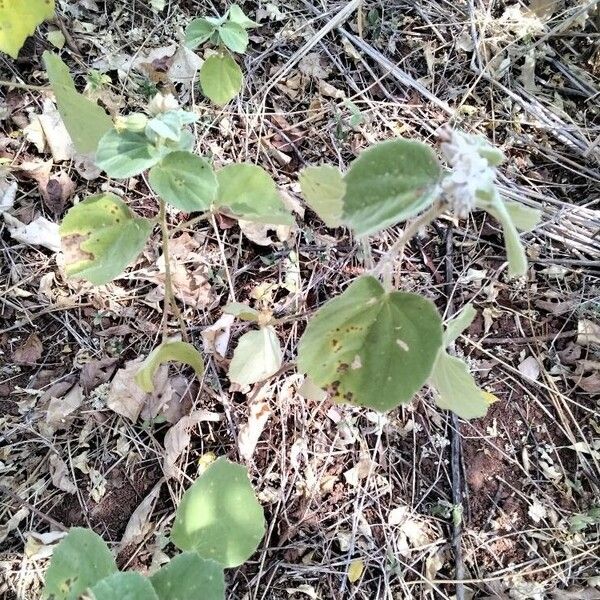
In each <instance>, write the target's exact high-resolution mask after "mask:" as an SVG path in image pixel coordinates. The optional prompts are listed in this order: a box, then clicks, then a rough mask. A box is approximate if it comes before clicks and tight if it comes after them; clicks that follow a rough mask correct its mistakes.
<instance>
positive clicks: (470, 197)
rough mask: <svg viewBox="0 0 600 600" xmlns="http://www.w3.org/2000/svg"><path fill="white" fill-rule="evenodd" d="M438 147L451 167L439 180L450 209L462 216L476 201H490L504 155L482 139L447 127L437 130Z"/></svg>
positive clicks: (466, 213) (463, 216)
mask: <svg viewBox="0 0 600 600" xmlns="http://www.w3.org/2000/svg"><path fill="white" fill-rule="evenodd" d="M440 140H441V145H440V149H441V152H442V154H443V155H444V158H445V159H446V161H447V162H448V164H449V165H450V167H452V170H451V171H450V173H449V174H448V175H447V176H446V177H445V178H444V179H443V180H442V184H441V185H442V189H443V191H444V194H445V196H446V198H445V199H446V201H447V202H448V204H449V206H450V208H451V209H452V210H453V212H454V213H455V214H456V215H457V216H458V217H459V218H465V217H466V216H468V214H469V213H470V212H471V211H472V210H473V209H474V208H475V205H476V201H477V200H483V201H485V200H491V199H492V198H493V196H494V195H495V193H496V188H495V183H494V182H495V179H496V167H497V166H498V165H499V164H500V163H501V162H502V161H503V159H504V155H503V154H502V152H500V150H497V149H496V148H494V147H492V146H491V145H490V144H489V143H488V142H487V141H486V140H485V139H483V138H481V137H479V136H476V135H471V134H468V133H462V132H460V131H455V130H453V129H450V128H445V129H443V130H442V131H441V132H440Z"/></svg>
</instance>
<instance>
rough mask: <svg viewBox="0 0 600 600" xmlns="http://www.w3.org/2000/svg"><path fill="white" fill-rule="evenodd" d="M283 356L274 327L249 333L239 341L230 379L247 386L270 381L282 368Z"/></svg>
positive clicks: (230, 365)
mask: <svg viewBox="0 0 600 600" xmlns="http://www.w3.org/2000/svg"><path fill="white" fill-rule="evenodd" d="M282 360H283V354H282V352H281V345H280V343H279V338H278V337H277V333H276V331H275V329H273V327H271V326H270V325H269V326H267V327H261V328H260V329H259V330H258V331H248V333H245V334H244V335H243V336H242V337H241V338H240V339H239V341H238V345H237V347H236V349H235V351H234V353H233V358H232V360H231V363H230V364H229V372H228V375H229V379H230V381H232V382H233V383H237V384H238V385H241V386H245V385H251V384H253V383H256V382H257V381H263V380H264V379H268V378H269V377H271V375H274V374H275V373H277V371H279V369H280V368H281V363H282Z"/></svg>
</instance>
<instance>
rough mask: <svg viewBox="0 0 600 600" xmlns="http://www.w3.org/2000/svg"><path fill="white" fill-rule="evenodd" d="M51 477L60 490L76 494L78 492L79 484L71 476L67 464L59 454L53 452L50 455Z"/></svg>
mask: <svg viewBox="0 0 600 600" xmlns="http://www.w3.org/2000/svg"><path fill="white" fill-rule="evenodd" d="M50 478H51V479H52V483H53V484H54V485H55V486H56V487H57V488H58V489H59V490H62V491H63V492H67V494H75V493H76V492H77V486H76V485H75V484H74V483H73V481H72V480H71V478H70V477H69V471H68V469H67V465H66V464H65V461H64V460H62V458H60V456H58V454H53V455H52V456H51V457H50Z"/></svg>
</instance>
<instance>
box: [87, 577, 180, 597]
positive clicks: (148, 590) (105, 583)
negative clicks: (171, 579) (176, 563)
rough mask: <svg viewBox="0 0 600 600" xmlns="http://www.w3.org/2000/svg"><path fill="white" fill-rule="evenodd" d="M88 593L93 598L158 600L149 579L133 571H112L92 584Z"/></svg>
mask: <svg viewBox="0 0 600 600" xmlns="http://www.w3.org/2000/svg"><path fill="white" fill-rule="evenodd" d="M90 593H91V598H93V600H159V598H158V596H157V595H156V592H155V591H154V588H153V587H152V584H151V583H150V581H149V580H148V579H146V578H145V577H142V575H140V574H139V573H135V572H134V571H129V572H127V573H113V574H112V575H109V576H108V577H106V578H105V579H103V580H102V581H99V582H98V583H97V584H96V585H94V586H93V587H92V589H91V590H90ZM172 598H173V600H175V597H174V596H172Z"/></svg>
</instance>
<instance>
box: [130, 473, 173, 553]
mask: <svg viewBox="0 0 600 600" xmlns="http://www.w3.org/2000/svg"><path fill="white" fill-rule="evenodd" d="M162 484H163V481H162V480H161V481H159V482H158V483H157V484H156V485H155V486H154V487H153V488H152V489H151V490H150V493H149V494H148V495H147V496H146V497H145V498H144V499H143V500H142V501H141V502H140V504H139V505H138V507H137V508H136V509H135V510H134V511H133V513H132V514H131V517H129V521H128V522H127V526H126V527H125V533H123V537H122V538H121V542H120V543H119V552H121V551H122V550H123V549H124V548H126V547H127V546H129V545H130V544H139V543H140V542H141V541H142V540H143V539H144V537H145V536H146V535H147V534H148V533H149V532H150V531H151V529H152V524H151V523H150V516H151V515H152V511H153V510H154V505H155V504H156V500H157V499H158V495H159V494H160V490H161V487H162Z"/></svg>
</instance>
